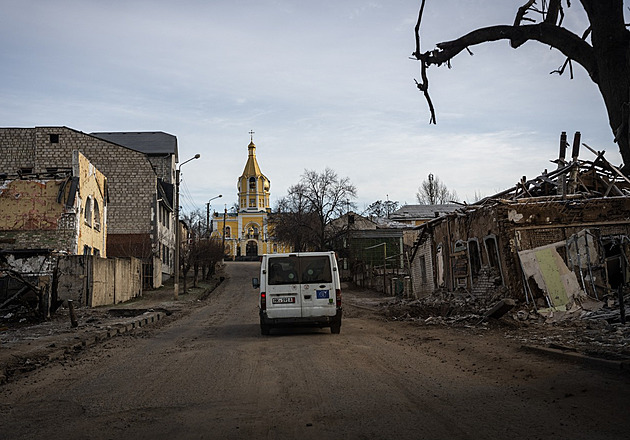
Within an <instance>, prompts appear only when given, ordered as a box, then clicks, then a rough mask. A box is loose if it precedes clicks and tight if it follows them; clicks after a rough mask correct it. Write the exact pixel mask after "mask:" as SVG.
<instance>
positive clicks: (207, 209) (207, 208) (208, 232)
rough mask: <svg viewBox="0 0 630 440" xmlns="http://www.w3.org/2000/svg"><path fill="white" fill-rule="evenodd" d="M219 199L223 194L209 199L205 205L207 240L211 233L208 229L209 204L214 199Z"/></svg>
mask: <svg viewBox="0 0 630 440" xmlns="http://www.w3.org/2000/svg"><path fill="white" fill-rule="evenodd" d="M219 197H223V194H219V195H218V196H216V197H213V198H211V199H210V200H208V203H206V233H207V234H208V238H210V232H212V230H211V229H210V202H211V201H213V200H214V199H218V198H219Z"/></svg>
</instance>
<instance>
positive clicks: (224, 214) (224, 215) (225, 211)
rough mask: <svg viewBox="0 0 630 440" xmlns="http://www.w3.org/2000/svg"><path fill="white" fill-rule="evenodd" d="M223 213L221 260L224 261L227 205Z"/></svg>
mask: <svg viewBox="0 0 630 440" xmlns="http://www.w3.org/2000/svg"><path fill="white" fill-rule="evenodd" d="M224 206H225V209H224V211H223V259H225V218H226V217H227V205H224Z"/></svg>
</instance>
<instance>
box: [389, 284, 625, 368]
mask: <svg viewBox="0 0 630 440" xmlns="http://www.w3.org/2000/svg"><path fill="white" fill-rule="evenodd" d="M503 301H508V300H507V299H506V298H505V294H504V293H502V292H498V293H497V294H496V295H494V296H491V297H476V296H474V295H472V294H470V293H468V292H440V293H439V294H436V295H432V296H430V297H426V298H422V299H413V300H412V299H408V298H398V297H397V298H392V299H390V300H389V301H388V302H383V303H381V310H382V313H383V315H384V316H385V317H386V318H387V319H389V320H392V321H409V322H416V323H418V324H420V325H444V326H452V327H460V328H469V329H480V330H481V329H489V328H495V329H498V330H500V331H503V332H504V336H505V337H506V338H507V339H512V340H515V341H518V342H519V343H521V344H523V345H536V346H544V347H548V348H555V349H560V350H563V351H573V352H577V353H582V354H585V355H588V356H593V357H597V358H603V359H610V360H628V359H630V324H628V323H622V314H621V310H620V307H619V301H618V299H617V298H613V297H609V298H607V299H606V300H605V301H603V302H602V305H601V307H599V308H597V309H596V310H585V309H581V308H580V309H574V310H571V311H569V312H563V311H555V312H553V313H549V309H537V308H536V306H535V305H534V304H533V303H530V304H526V303H515V306H514V307H513V308H512V309H511V310H509V311H508V312H507V313H505V314H504V315H503V316H502V317H501V318H499V319H494V318H490V319H486V318H487V314H488V311H489V310H491V309H493V307H494V306H495V305H496V304H498V303H501V302H503ZM623 303H624V305H625V307H624V310H625V314H626V315H628V314H630V307H629V306H627V304H629V303H630V294H627V295H626V296H625V297H624V299H623Z"/></svg>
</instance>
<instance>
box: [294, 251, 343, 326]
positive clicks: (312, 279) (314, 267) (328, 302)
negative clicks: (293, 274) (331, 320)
mask: <svg viewBox="0 0 630 440" xmlns="http://www.w3.org/2000/svg"><path fill="white" fill-rule="evenodd" d="M299 261H300V264H299V279H300V294H301V297H302V316H303V317H308V316H335V314H336V313H337V308H336V297H335V295H336V291H335V287H334V284H333V271H332V267H331V254H320V255H309V256H306V255H304V254H302V255H301V256H300V260H299Z"/></svg>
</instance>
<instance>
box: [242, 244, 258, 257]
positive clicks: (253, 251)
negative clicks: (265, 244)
mask: <svg viewBox="0 0 630 440" xmlns="http://www.w3.org/2000/svg"><path fill="white" fill-rule="evenodd" d="M245 253H246V255H247V256H248V257H256V256H258V243H256V242H255V241H248V242H247V248H246V250H245Z"/></svg>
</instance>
